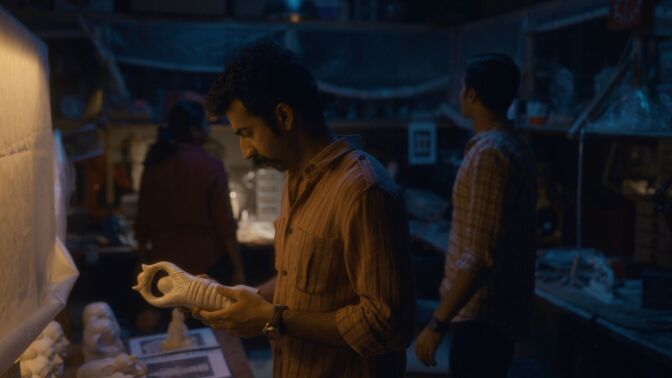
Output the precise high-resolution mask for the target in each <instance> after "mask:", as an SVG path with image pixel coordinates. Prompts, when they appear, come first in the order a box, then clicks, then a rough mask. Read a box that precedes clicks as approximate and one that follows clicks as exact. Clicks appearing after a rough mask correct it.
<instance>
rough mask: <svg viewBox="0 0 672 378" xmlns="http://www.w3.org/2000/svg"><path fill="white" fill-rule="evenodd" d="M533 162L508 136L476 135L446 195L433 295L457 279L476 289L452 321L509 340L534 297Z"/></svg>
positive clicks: (500, 132) (524, 322) (518, 334)
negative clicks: (475, 283) (446, 237)
mask: <svg viewBox="0 0 672 378" xmlns="http://www.w3.org/2000/svg"><path fill="white" fill-rule="evenodd" d="M535 206H536V176H535V167H534V156H533V154H532V151H531V149H530V147H529V145H528V143H527V142H526V141H525V139H524V138H522V137H521V136H518V135H517V134H516V133H515V131H513V130H505V129H497V130H491V131H486V132H481V133H479V134H477V135H476V136H475V137H473V138H472V139H471V140H470V141H469V143H468V144H467V147H466V151H465V157H464V161H463V162H462V165H461V166H460V169H459V171H458V174H457V178H456V180H455V185H454V187H453V217H452V225H451V232H450V241H449V247H448V253H447V256H446V263H445V278H444V279H443V281H442V283H441V289H440V292H441V294H442V295H445V294H446V293H447V292H448V290H449V289H450V287H451V281H452V280H453V279H454V277H455V276H456V275H457V273H458V271H460V270H463V271H471V272H474V273H476V274H477V277H478V279H479V280H481V283H482V287H481V288H480V289H479V290H478V291H477V293H476V294H475V295H474V296H473V297H472V298H471V300H470V301H469V302H468V303H467V304H466V305H465V306H464V307H463V308H462V309H461V311H460V312H459V313H458V315H457V316H456V317H455V318H454V319H453V321H465V320H479V321H484V322H486V323H489V324H491V325H493V326H495V327H497V328H498V329H500V330H501V331H502V332H503V333H504V334H506V335H508V336H509V337H511V338H513V339H518V338H522V337H524V336H525V333H526V332H527V328H528V327H529V323H530V321H531V315H532V302H533V295H534V258H535Z"/></svg>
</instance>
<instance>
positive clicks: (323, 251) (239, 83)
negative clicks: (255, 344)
mask: <svg viewBox="0 0 672 378" xmlns="http://www.w3.org/2000/svg"><path fill="white" fill-rule="evenodd" d="M207 102H208V106H209V111H210V113H211V114H212V115H214V116H221V115H226V117H227V118H228V121H229V123H230V124H231V127H232V128H233V130H234V131H235V133H236V134H237V135H238V136H239V137H240V148H241V150H242V153H243V155H244V157H245V158H248V159H254V160H255V161H256V162H258V163H261V164H265V165H268V166H271V167H274V168H276V169H278V170H281V171H284V172H286V179H285V188H284V193H283V197H282V207H281V212H280V216H279V218H278V220H277V221H276V235H275V269H276V271H277V275H276V277H274V278H273V279H272V280H270V281H269V282H267V283H266V284H264V285H262V286H261V287H259V293H258V294H254V293H252V292H250V291H249V290H244V289H242V288H221V291H220V293H221V294H222V295H225V296H227V297H231V298H233V299H234V300H235V302H234V303H233V304H231V305H229V306H228V307H227V308H226V309H224V310H220V311H214V312H205V311H199V310H198V309H196V310H195V311H194V313H195V316H197V317H200V318H201V319H202V320H204V321H205V322H206V323H207V324H209V325H211V326H213V327H215V328H222V329H225V330H226V331H228V332H230V333H233V334H237V335H241V336H254V335H259V334H261V333H262V332H263V333H265V334H267V335H268V336H269V337H270V338H271V341H272V346H273V357H274V364H273V370H274V376H275V377H326V376H329V377H401V376H402V375H403V372H404V369H405V352H404V350H405V348H406V346H407V345H408V343H409V342H410V339H411V332H412V324H413V322H412V320H413V315H414V313H415V298H414V294H413V282H412V274H411V260H410V253H409V249H408V245H409V234H408V219H407V215H406V209H405V205H404V202H403V198H402V194H401V191H400V189H399V188H398V187H397V185H396V184H395V183H394V182H393V180H392V179H391V178H390V177H389V175H388V174H387V172H386V170H385V169H384V168H383V166H382V165H381V164H380V163H379V162H378V161H377V160H376V159H375V158H373V157H371V156H370V155H369V154H367V153H366V152H364V151H362V149H361V148H360V147H359V146H358V141H357V140H355V139H353V138H348V137H346V138H337V137H335V136H334V135H333V134H332V132H331V130H330V129H329V128H328V127H327V125H326V122H325V120H324V116H323V114H322V106H321V104H320V98H319V93H318V90H317V85H316V83H315V80H314V79H313V77H312V75H311V74H310V72H309V71H308V70H307V69H306V68H305V67H304V66H303V65H302V64H300V63H299V62H298V59H297V57H296V56H295V55H294V54H293V53H291V52H289V51H287V50H285V49H283V48H281V47H279V46H277V45H275V44H272V43H268V42H259V43H256V44H254V45H252V46H249V47H247V48H244V49H243V50H241V51H240V52H239V53H238V54H237V55H236V56H235V57H234V58H233V59H232V60H231V61H230V62H229V63H228V64H227V66H226V68H225V70H224V73H222V74H221V75H220V76H219V78H218V79H217V81H216V82H215V84H214V86H213V88H212V90H211V92H210V93H209V95H208V101H207Z"/></svg>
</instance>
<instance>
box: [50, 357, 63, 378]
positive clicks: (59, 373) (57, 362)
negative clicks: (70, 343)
mask: <svg viewBox="0 0 672 378" xmlns="http://www.w3.org/2000/svg"><path fill="white" fill-rule="evenodd" d="M51 374H53V375H54V377H56V378H61V377H63V374H65V361H63V358H61V356H59V355H58V354H56V358H55V359H54V363H53V366H52V368H51Z"/></svg>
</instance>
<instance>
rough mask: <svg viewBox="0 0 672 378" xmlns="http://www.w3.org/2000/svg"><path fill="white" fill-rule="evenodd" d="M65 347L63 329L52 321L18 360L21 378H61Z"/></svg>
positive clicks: (66, 343) (65, 340)
mask: <svg viewBox="0 0 672 378" xmlns="http://www.w3.org/2000/svg"><path fill="white" fill-rule="evenodd" d="M67 345H68V340H67V339H66V338H65V336H64V335H63V328H62V327H61V325H60V324H59V323H58V322H55V321H53V320H52V321H51V322H50V323H49V324H48V325H47V327H46V328H45V329H44V330H43V331H42V333H40V335H39V336H38V337H37V339H35V341H33V343H32V344H30V346H29V347H28V348H27V349H26V350H25V351H24V352H23V354H22V355H21V357H20V358H19V363H20V367H21V377H22V378H38V377H56V378H59V377H62V376H63V372H64V366H63V358H65V355H66V348H67Z"/></svg>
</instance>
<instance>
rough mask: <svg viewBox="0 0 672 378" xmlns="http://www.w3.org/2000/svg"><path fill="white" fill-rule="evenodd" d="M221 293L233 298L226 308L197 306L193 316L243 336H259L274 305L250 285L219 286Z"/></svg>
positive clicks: (218, 290) (216, 327)
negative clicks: (213, 308) (213, 309)
mask: <svg viewBox="0 0 672 378" xmlns="http://www.w3.org/2000/svg"><path fill="white" fill-rule="evenodd" d="M217 293H218V294H219V295H222V296H225V297H228V298H231V299H232V300H233V302H232V303H230V304H229V305H228V306H227V307H226V308H225V309H224V310H217V311H204V310H200V309H197V308H195V309H194V310H193V312H192V313H193V316H194V317H195V318H197V319H200V320H201V321H203V323H205V324H207V325H208V326H210V327H212V328H214V329H223V330H225V331H226V332H228V333H230V334H232V335H236V336H242V337H251V336H258V335H261V334H262V330H263V329H264V326H265V325H266V323H268V322H269V321H270V320H271V317H272V316H273V305H272V304H271V303H269V302H266V301H265V300H264V299H263V298H262V297H261V296H260V295H259V294H257V293H256V289H253V288H250V287H248V286H235V287H219V288H217Z"/></svg>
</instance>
